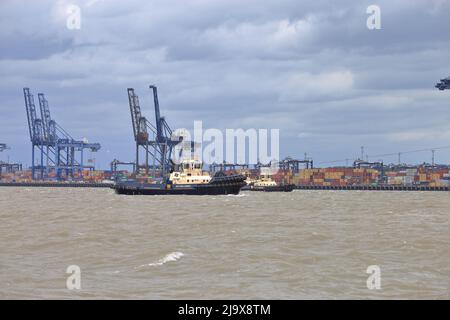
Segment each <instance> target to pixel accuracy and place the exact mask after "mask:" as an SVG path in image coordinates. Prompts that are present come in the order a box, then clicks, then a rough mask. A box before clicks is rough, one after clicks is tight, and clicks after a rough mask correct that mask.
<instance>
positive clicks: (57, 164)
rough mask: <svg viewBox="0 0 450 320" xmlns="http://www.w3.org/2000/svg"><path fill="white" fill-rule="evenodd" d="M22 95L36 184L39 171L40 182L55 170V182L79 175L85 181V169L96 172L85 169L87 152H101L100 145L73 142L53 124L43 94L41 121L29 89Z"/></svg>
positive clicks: (40, 102) (41, 96)
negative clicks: (83, 174)
mask: <svg viewBox="0 0 450 320" xmlns="http://www.w3.org/2000/svg"><path fill="white" fill-rule="evenodd" d="M23 93H24V98H25V108H26V112H27V119H28V130H29V134H30V140H31V145H32V151H31V171H32V178H33V180H36V179H37V177H36V170H38V171H39V173H40V174H39V179H41V180H43V179H46V178H48V173H49V172H50V171H52V170H54V172H55V173H56V178H57V179H58V180H61V179H63V176H65V177H66V178H69V177H71V178H74V174H75V173H77V172H78V173H79V174H80V177H82V171H83V169H85V168H89V169H93V168H92V167H91V166H85V165H84V161H83V160H84V159H83V157H84V150H85V149H89V150H91V151H93V152H96V151H98V150H99V149H100V147H101V146H100V144H99V143H88V142H86V141H81V140H75V139H74V138H72V137H71V136H70V135H69V134H68V133H67V131H65V130H64V129H63V128H62V127H61V126H59V125H58V123H57V122H56V121H54V120H52V118H51V116H50V109H49V106H48V101H47V99H46V98H45V96H44V94H43V93H39V94H38V99H39V107H40V114H41V118H39V117H38V115H37V112H36V106H35V104H34V97H33V95H32V94H31V93H30V89H29V88H24V89H23ZM36 149H37V151H38V156H39V165H36V161H35V156H36V154H35V153H36ZM78 152H79V155H78ZM77 155H78V156H77ZM44 159H45V162H44Z"/></svg>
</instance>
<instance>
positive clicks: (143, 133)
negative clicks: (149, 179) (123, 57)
mask: <svg viewBox="0 0 450 320" xmlns="http://www.w3.org/2000/svg"><path fill="white" fill-rule="evenodd" d="M150 89H152V90H153V101H154V108H155V123H156V126H155V125H153V124H152V123H150V121H148V120H147V118H145V117H144V116H143V115H142V111H141V106H140V103H139V97H138V96H137V94H136V93H135V92H134V89H133V88H128V102H129V106H130V113H131V122H132V125H133V134H134V140H135V142H136V166H135V173H136V174H138V173H139V171H140V170H139V169H140V168H142V166H141V165H140V162H139V156H140V150H141V149H143V150H144V153H145V165H144V168H145V172H146V174H148V173H149V169H150V167H151V168H152V170H153V176H155V175H156V170H157V171H158V173H159V174H160V176H161V177H164V176H165V175H166V174H167V173H168V172H170V170H172V169H173V167H174V163H173V161H172V153H173V148H174V147H175V146H176V145H177V144H178V143H180V142H181V140H182V139H181V138H180V139H177V140H172V130H171V129H170V127H169V125H168V124H167V122H166V120H165V118H164V117H161V114H160V109H159V101H158V91H157V88H156V86H154V85H151V86H150ZM150 158H151V160H152V165H151V166H150V164H149V160H150Z"/></svg>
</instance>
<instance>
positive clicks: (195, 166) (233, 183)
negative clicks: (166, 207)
mask: <svg viewBox="0 0 450 320" xmlns="http://www.w3.org/2000/svg"><path fill="white" fill-rule="evenodd" d="M202 168H203V165H202V163H201V162H200V161H198V160H193V159H190V160H184V161H183V162H182V163H181V165H180V169H181V170H180V171H173V172H171V173H170V175H169V178H168V179H166V180H165V182H163V183H157V182H155V183H140V182H136V181H122V182H118V183H116V185H115V186H114V189H115V191H116V193H118V194H127V195H166V194H178V195H180V194H187V195H219V194H238V193H239V191H240V190H241V188H242V187H243V186H245V185H246V183H245V177H244V176H243V175H241V174H233V175H225V174H224V173H223V172H217V173H216V174H215V175H214V176H213V177H211V176H210V175H209V174H208V173H205V172H203V171H202Z"/></svg>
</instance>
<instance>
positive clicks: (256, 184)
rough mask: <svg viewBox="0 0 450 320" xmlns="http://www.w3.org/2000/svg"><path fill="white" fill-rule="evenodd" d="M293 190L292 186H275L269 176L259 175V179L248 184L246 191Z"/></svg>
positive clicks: (293, 186)
mask: <svg viewBox="0 0 450 320" xmlns="http://www.w3.org/2000/svg"><path fill="white" fill-rule="evenodd" d="M294 189H295V185H293V184H277V183H276V182H275V181H273V180H272V178H271V177H270V175H268V174H266V175H261V177H260V178H259V179H258V180H256V181H253V182H251V183H250V184H249V188H248V190H251V191H265V192H291V191H292V190H294Z"/></svg>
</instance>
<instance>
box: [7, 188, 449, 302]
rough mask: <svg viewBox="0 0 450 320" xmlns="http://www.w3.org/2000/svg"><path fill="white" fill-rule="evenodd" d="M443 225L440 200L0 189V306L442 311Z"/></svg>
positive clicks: (445, 199)
mask: <svg viewBox="0 0 450 320" xmlns="http://www.w3.org/2000/svg"><path fill="white" fill-rule="evenodd" d="M449 216H450V194H449V193H445V192H442V193H441V192H435V193H433V192H429V193H426V192H367V191H294V192H292V193H259V192H244V193H242V194H241V195H239V196H162V197H158V196H118V195H115V194H114V193H113V192H112V191H111V190H109V189H50V188H49V189H45V188H42V189H41V188H0V248H1V250H0V283H1V285H0V298H3V299H4V298H12V299H17V298H26V299H29V298H63V299H67V298H83V299H84V298H86V299H92V298H101V299H102V298H125V299H143V298H145V299H176V298H180V299H183V298H190V299H231V298H237V299H239V298H242V299H246V298H255V299H259V298H262V299H266V298H270V299H313V298H319V299H338V298H350V299H357V298H364V299H365V298H373V299H380V298H388V299H391V298H400V299H405V298H419V299H421V298H431V299H449V298H450V226H449ZM69 265H78V266H79V267H80V268H81V290H68V289H67V288H66V279H67V277H68V276H69V275H68V274H66V268H67V267H68V266H69ZM369 265H378V266H380V268H381V289H380V290H369V289H367V286H366V280H367V277H368V276H369V275H368V274H366V269H367V267H368V266H369Z"/></svg>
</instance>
